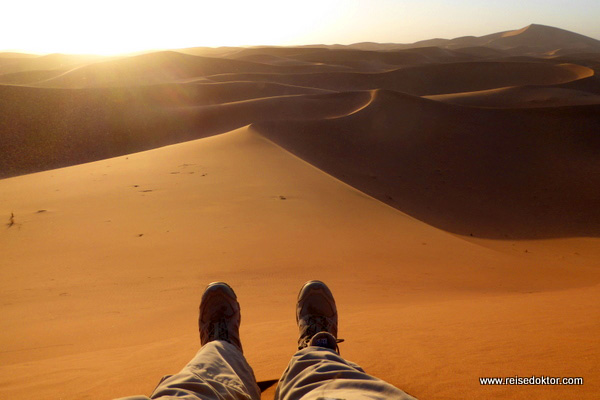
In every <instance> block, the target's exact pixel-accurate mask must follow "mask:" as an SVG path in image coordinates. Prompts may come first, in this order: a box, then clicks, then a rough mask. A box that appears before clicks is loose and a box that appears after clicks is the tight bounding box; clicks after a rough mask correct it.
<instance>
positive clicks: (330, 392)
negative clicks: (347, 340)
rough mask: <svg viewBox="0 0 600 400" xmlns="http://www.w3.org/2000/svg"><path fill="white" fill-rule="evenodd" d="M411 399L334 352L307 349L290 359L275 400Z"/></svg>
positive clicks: (312, 348)
mask: <svg viewBox="0 0 600 400" xmlns="http://www.w3.org/2000/svg"><path fill="white" fill-rule="evenodd" d="M318 398H321V399H331V400H335V399H344V400H351V399H361V400H362V399H373V400H387V399H405V400H409V399H414V398H413V397H411V396H409V395H407V394H406V393H404V392H403V391H401V390H400V389H398V388H396V387H394V386H392V385H390V384H389V383H387V382H385V381H382V380H381V379H378V378H375V377H373V376H371V375H368V374H367V373H365V371H363V369H362V368H361V367H359V366H358V365H356V364H354V363H351V362H349V361H346V360H344V359H343V358H342V357H341V356H340V355H339V354H337V353H336V352H335V351H333V350H330V349H327V348H324V347H315V346H309V347H306V348H304V349H302V350H300V351H298V352H297V353H296V354H294V356H293V357H292V360H291V361H290V363H289V365H288V367H287V369H286V370H285V372H284V373H283V376H282V377H281V379H280V381H279V384H278V386H277V390H276V392H275V400H296V399H302V400H316V399H318Z"/></svg>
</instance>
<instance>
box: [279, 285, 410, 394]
mask: <svg viewBox="0 0 600 400" xmlns="http://www.w3.org/2000/svg"><path fill="white" fill-rule="evenodd" d="M296 320H297V321H298V328H299V330H300V338H299V340H298V352H297V353H296V354H294V356H293V357H292V360H291V361H290V363H289V365H288V367H287V369H286V370H285V372H284V373H283V376H282V377H281V379H280V381H279V384H278V386H277V389H276V392H275V400H292V399H300V398H301V399H302V400H317V399H328V400H337V399H344V400H351V399H378V400H379V399H381V400H384V399H413V397H411V396H409V395H407V394H406V393H404V392H403V391H401V390H400V389H398V388H396V387H394V386H392V385H391V384H389V383H387V382H385V381H382V380H381V379H378V378H375V377H373V376H371V375H368V374H367V373H365V371H363V369H362V368H360V367H359V366H358V365H356V364H354V363H351V362H349V361H346V360H344V359H343V358H342V357H341V356H340V355H339V348H338V346H337V343H338V342H341V340H339V339H336V337H337V309H336V306H335V300H334V299H333V295H332V294H331V291H330V290H329V288H328V287H327V286H326V285H325V284H324V283H323V282H319V281H310V282H307V283H306V284H305V285H304V286H303V287H302V289H301V290H300V294H299V295H298V304H297V307H296Z"/></svg>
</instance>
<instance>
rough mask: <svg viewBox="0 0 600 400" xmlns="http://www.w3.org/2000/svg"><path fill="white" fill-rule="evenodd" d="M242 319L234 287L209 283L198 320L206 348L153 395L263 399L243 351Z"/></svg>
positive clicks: (191, 399) (217, 399)
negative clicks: (241, 336) (240, 333)
mask: <svg viewBox="0 0 600 400" xmlns="http://www.w3.org/2000/svg"><path fill="white" fill-rule="evenodd" d="M240 320H241V318H240V306H239V303H238V302H237V297H236V295H235V293H234V291H233V289H231V287H229V285H227V284H225V283H223V282H215V283H211V284H210V285H208V287H207V288H206V290H205V291H204V294H203V295H202V300H201V302H200V316H199V319H198V325H199V329H200V343H201V345H202V348H201V349H200V351H198V353H197V354H196V356H195V357H194V358H193V359H192V361H190V362H189V364H188V365H186V366H185V367H184V368H183V369H182V370H181V372H179V373H178V374H175V375H170V376H166V377H164V378H163V379H162V380H161V382H160V383H159V384H158V386H157V387H156V389H155V390H154V392H153V393H152V395H151V398H152V399H160V400H166V399H186V400H200V399H201V400H209V399H211V400H212V399H215V400H259V399H260V390H259V388H258V386H257V385H256V380H255V378H254V372H253V371H252V368H251V367H250V365H248V362H246V359H245V358H244V355H243V353H242V344H241V342H240V337H239V326H240ZM140 398H141V397H137V398H130V400H134V399H140Z"/></svg>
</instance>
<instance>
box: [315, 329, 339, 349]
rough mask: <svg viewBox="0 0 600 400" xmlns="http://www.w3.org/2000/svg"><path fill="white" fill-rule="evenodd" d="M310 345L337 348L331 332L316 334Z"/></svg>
mask: <svg viewBox="0 0 600 400" xmlns="http://www.w3.org/2000/svg"><path fill="white" fill-rule="evenodd" d="M308 345H309V346H317V347H325V348H328V349H331V350H334V351H335V350H337V343H336V340H335V338H334V337H333V335H332V334H331V333H329V332H319V333H317V334H316V335H314V336H313V337H312V338H311V339H310V342H309V344H308Z"/></svg>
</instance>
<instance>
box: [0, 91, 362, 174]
mask: <svg viewBox="0 0 600 400" xmlns="http://www.w3.org/2000/svg"><path fill="white" fill-rule="evenodd" d="M316 91H318V90H316V89H303V88H294V87H289V86H283V85H262V84H252V83H243V82H240V83H227V84H215V85H210V84H209V85H202V84H200V85H198V84H188V85H156V86H145V87H137V88H135V90H134V89H127V88H122V89H116V88H106V89H81V90H73V89H70V90H64V89H41V88H32V87H19V86H1V85H0V100H1V101H2V102H3V103H2V107H0V115H1V119H0V123H1V124H2V125H1V129H2V131H3V132H4V137H3V141H2V142H1V143H0V152H2V154H3V155H4V156H3V157H2V159H1V160H0V171H1V174H2V175H4V176H7V175H8V176H10V175H17V174H23V173H28V172H35V171H40V170H44V169H50V168H58V167H62V166H67V165H72V164H78V163H82V162H88V161H93V160H99V159H102V158H108V157H114V156H117V155H122V154H127V153H131V152H135V151H141V150H147V149H151V148H154V147H159V146H164V145H167V144H172V143H177V142H181V141H185V140H192V139H196V138H199V137H205V136H210V135H214V134H218V133H223V132H226V131H228V130H231V129H235V128H238V127H241V126H244V125H247V124H250V123H252V122H257V121H261V120H280V119H281V120H297V119H306V118H308V119H314V118H316V119H320V118H327V117H334V116H339V115H345V114H347V113H349V112H351V111H353V110H355V109H356V108H359V107H362V105H363V104H364V102H365V101H368V99H369V98H370V95H369V94H368V93H333V94H325V95H285V96H279V97H266V98H263V99H256V100H247V101H237V102H233V103H229V102H228V101H231V100H237V99H240V98H244V97H246V98H252V97H254V96H257V97H260V96H261V95H268V94H273V93H275V92H278V93H279V94H284V93H290V92H291V93H294V92H296V93H302V92H305V93H306V92H308V93H310V92H313V93H314V92H316ZM230 93H236V94H235V95H232V94H230ZM211 101H216V102H218V101H223V103H224V104H218V103H217V104H214V105H210V102H211ZM36 102H37V103H40V104H43V105H44V107H39V108H34V109H31V107H30V105H31V104H32V103H36ZM199 127H200V129H199Z"/></svg>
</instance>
